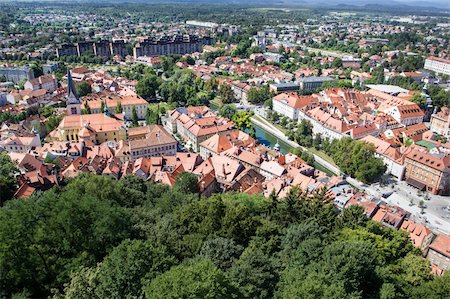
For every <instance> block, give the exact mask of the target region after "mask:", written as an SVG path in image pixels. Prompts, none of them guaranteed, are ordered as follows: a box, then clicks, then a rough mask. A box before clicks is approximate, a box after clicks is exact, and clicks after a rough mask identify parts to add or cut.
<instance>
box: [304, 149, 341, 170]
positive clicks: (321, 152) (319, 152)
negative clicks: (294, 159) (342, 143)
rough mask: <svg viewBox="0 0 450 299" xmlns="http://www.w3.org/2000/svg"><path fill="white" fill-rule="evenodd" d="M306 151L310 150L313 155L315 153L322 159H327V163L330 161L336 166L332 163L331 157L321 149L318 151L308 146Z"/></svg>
mask: <svg viewBox="0 0 450 299" xmlns="http://www.w3.org/2000/svg"><path fill="white" fill-rule="evenodd" d="M308 151H309V152H311V153H313V154H315V155H317V156H319V157H321V158H322V159H324V160H325V161H327V162H329V163H331V164H333V165H335V166H336V164H335V163H334V160H333V158H331V157H330V156H328V155H327V154H326V153H324V152H323V151H318V150H316V149H315V148H314V147H309V148H308Z"/></svg>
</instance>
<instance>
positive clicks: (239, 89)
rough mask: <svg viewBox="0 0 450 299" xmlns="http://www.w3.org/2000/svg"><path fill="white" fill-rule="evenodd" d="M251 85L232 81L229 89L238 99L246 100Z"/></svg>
mask: <svg viewBox="0 0 450 299" xmlns="http://www.w3.org/2000/svg"><path fill="white" fill-rule="evenodd" d="M251 88H252V87H251V85H249V84H248V83H246V82H241V81H233V82H231V89H232V90H233V93H234V97H235V98H236V99H238V100H240V101H246V100H247V94H248V92H249V91H250V89H251Z"/></svg>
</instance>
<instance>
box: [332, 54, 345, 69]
mask: <svg viewBox="0 0 450 299" xmlns="http://www.w3.org/2000/svg"><path fill="white" fill-rule="evenodd" d="M331 67H332V68H340V67H342V59H341V58H339V57H336V58H335V59H334V60H333V62H332V63H331Z"/></svg>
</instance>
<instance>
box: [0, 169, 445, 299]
mask: <svg viewBox="0 0 450 299" xmlns="http://www.w3.org/2000/svg"><path fill="white" fill-rule="evenodd" d="M177 183H179V184H185V183H186V181H185V180H180V181H179V182H177ZM189 192H192V191H189V190H188V189H187V188H185V187H183V186H177V185H176V186H175V188H173V189H171V188H169V187H168V186H164V185H160V184H154V183H149V182H145V181H143V180H141V179H140V178H138V177H134V176H130V177H125V178H124V179H122V180H120V181H115V180H113V179H111V178H109V177H105V176H94V175H81V176H78V177H77V178H75V179H73V180H71V181H70V182H69V183H68V185H67V186H65V187H56V188H53V189H51V190H49V191H46V192H42V193H38V194H37V195H34V196H32V197H31V198H30V199H28V200H12V201H9V202H8V203H7V204H6V205H5V206H4V207H2V208H1V209H0V290H1V292H2V294H0V297H10V296H11V295H12V294H17V293H21V294H24V293H25V294H29V295H30V296H32V297H47V296H51V297H53V298H77V299H82V298H140V297H147V298H386V299H387V298H448V294H449V292H450V279H449V278H450V276H449V273H450V272H448V273H447V274H446V275H444V276H442V277H433V276H432V275H431V274H430V264H429V262H428V261H427V260H425V259H423V258H422V257H421V256H420V252H419V251H418V250H417V249H415V248H413V246H412V245H411V242H410V241H409V240H408V237H407V235H406V234H405V233H404V232H402V231H397V230H392V229H388V228H386V227H383V226H381V225H379V224H378V223H375V222H373V221H369V220H367V219H366V218H365V216H364V215H363V211H362V208H360V207H358V206H352V207H350V208H349V209H346V210H344V211H343V212H342V213H340V214H338V213H336V210H335V209H334V207H333V206H332V204H331V203H329V199H328V198H327V195H326V194H327V193H326V190H321V191H320V192H317V193H311V194H306V193H302V192H300V191H299V190H298V189H296V188H293V189H292V190H291V192H289V194H288V195H287V197H286V198H285V199H283V200H281V201H279V200H277V199H276V198H275V197H274V196H271V198H269V199H266V198H264V197H263V196H262V195H253V196H250V195H246V194H242V193H224V194H216V195H214V196H212V197H209V198H200V197H199V196H198V194H195V193H189ZM194 192H195V191H194Z"/></svg>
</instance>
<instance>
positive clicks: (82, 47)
mask: <svg viewBox="0 0 450 299" xmlns="http://www.w3.org/2000/svg"><path fill="white" fill-rule="evenodd" d="M85 53H86V54H91V55H96V56H102V57H107V58H109V57H111V56H114V55H119V56H121V57H125V56H127V55H128V53H127V48H126V43H125V41H124V40H115V41H112V42H109V41H106V40H103V41H98V42H80V43H76V44H62V45H60V46H59V47H58V48H56V55H57V56H58V57H61V56H81V55H83V54H85Z"/></svg>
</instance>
